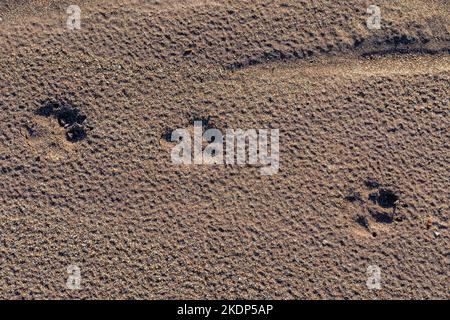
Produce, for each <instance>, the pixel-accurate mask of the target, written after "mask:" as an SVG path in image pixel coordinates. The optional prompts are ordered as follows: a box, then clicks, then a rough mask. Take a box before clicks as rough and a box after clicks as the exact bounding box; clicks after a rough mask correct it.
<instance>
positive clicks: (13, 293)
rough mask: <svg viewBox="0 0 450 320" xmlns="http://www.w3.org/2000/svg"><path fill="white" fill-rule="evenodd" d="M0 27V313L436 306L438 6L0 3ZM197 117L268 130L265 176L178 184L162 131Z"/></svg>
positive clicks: (443, 12) (444, 69) (185, 176)
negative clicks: (359, 303)
mask: <svg viewBox="0 0 450 320" xmlns="http://www.w3.org/2000/svg"><path fill="white" fill-rule="evenodd" d="M70 4H77V5H78V6H79V7H80V8H81V10H82V12H81V29H80V30H69V29H67V27H66V20H67V16H68V14H67V13H66V8H67V6H68V5H70ZM371 4H376V5H378V6H379V7H380V8H381V14H382V20H381V24H382V28H381V29H380V30H369V29H368V28H367V26H366V19H367V18H368V16H369V15H368V13H367V12H366V10H367V7H368V6H369V5H371ZM0 18H1V21H0V110H1V112H0V298H3V299H47V298H55V299H67V298H75V299H78V298H83V299H100V298H102V299H113V298H114V299H131V298H136V299H164V298H165V299H181V298H183V299H202V298H206V299H218V298H227V299H235V298H243V299H247V298H248V299H250V298H251V299H265V298H272V299H301V298H308V299H324V298H333V299H335V298H337V299H343V298H346V299H393V298H400V299H408V298H415V299H423V298H424V299H429V298H437V299H449V298H450V294H449V283H450V282H449V275H450V274H449V270H450V269H449V249H450V241H449V240H450V235H449V230H448V223H449V222H448V218H449V199H450V147H449V142H450V132H449V129H450V117H449V116H450V114H449V113H450V109H449V86H450V54H449V53H450V28H449V18H450V2H449V1H447V0H441V1H439V0H435V1H432V0H428V1H425V0H423V1H422V0H377V1H361V0H349V1H336V0H330V1H326V0H319V1H309V0H295V1H294V0H282V1H281V0H266V1H262V0H252V1H246V0H221V1H219V0H187V1H181V0H180V1H175V0H160V1H157V0H145V1H144V0H103V1H100V0H98V1H97V0H96V1H88V0H83V1H82V0H79V1H75V0H70V1H45V0H41V1H31V0H29V1H27V0H17V1H13V0H6V1H1V3H0ZM64 108H66V109H65V110H69V111H68V112H69V116H70V117H72V123H70V124H71V125H72V126H70V127H69V126H68V125H67V121H68V120H65V119H61V117H59V116H58V115H57V112H58V110H61V109H64ZM55 110H56V111H55ZM58 117H59V119H57V118H58ZM73 119H75V120H73ZM195 119H209V121H208V126H210V127H213V128H218V129H221V130H225V129H226V128H233V129H234V128H235V129H238V128H242V129H251V128H255V129H279V130H280V169H279V172H278V174H275V175H272V176H263V175H261V174H260V172H259V168H258V167H257V166H254V165H240V166H239V165H215V166H208V165H191V166H188V165H186V166H177V165H174V164H172V162H171V157H170V154H171V149H172V147H173V146H174V145H175V143H173V142H170V138H168V134H167V133H170V132H171V131H172V130H174V129H178V128H189V127H192V125H193V121H194V120H195ZM205 121H206V120H205ZM74 122H75V123H74ZM69 265H77V266H79V268H80V272H81V289H80V290H71V289H69V288H68V287H67V286H66V282H67V279H68V277H69V274H68V273H67V267H68V266H69ZM369 266H376V267H378V268H379V270H380V274H381V289H379V290H369V288H368V287H367V286H366V281H367V279H368V276H369V274H368V273H367V268H368V267H369Z"/></svg>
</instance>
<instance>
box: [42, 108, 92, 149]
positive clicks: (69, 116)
mask: <svg viewBox="0 0 450 320" xmlns="http://www.w3.org/2000/svg"><path fill="white" fill-rule="evenodd" d="M35 113H36V114H37V115H39V116H43V117H53V118H55V119H57V120H58V123H59V125H60V126H61V127H63V128H65V130H66V139H67V140H68V141H70V142H79V141H81V140H83V139H85V138H86V136H87V130H86V126H85V125H84V122H85V120H86V116H85V115H83V114H81V113H80V111H79V110H78V109H77V108H75V107H73V106H70V105H69V104H67V103H65V102H61V101H58V102H55V101H50V102H45V103H44V105H43V106H42V107H41V108H39V109H38V110H36V112H35Z"/></svg>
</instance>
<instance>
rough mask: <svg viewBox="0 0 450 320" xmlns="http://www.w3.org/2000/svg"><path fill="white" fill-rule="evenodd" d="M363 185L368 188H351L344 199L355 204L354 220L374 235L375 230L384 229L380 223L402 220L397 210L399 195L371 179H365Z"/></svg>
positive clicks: (388, 223) (375, 234) (386, 223)
mask: <svg viewBox="0 0 450 320" xmlns="http://www.w3.org/2000/svg"><path fill="white" fill-rule="evenodd" d="M364 185H365V187H366V189H368V190H363V191H354V190H351V191H350V192H349V194H348V195H347V196H345V198H344V199H345V200H346V201H347V202H349V203H351V204H353V205H356V206H357V207H356V210H358V213H357V214H356V215H355V216H354V221H355V222H356V223H357V224H358V225H360V226H362V227H363V228H364V229H366V230H367V231H368V232H369V233H370V234H371V235H372V236H373V237H376V236H377V234H378V232H376V230H383V229H384V228H382V227H381V226H382V225H390V224H392V223H394V222H400V221H402V220H403V218H404V216H403V215H402V214H400V213H399V212H398V207H399V204H400V196H399V195H398V194H397V193H396V192H395V191H393V190H391V189H389V188H385V187H382V186H381V184H380V183H379V182H377V181H376V180H373V179H368V180H366V181H365V182H364Z"/></svg>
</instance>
